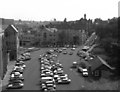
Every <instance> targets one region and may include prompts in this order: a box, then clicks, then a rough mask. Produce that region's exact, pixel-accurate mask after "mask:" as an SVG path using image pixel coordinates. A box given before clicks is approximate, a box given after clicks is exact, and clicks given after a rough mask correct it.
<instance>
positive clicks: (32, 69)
mask: <svg viewBox="0 0 120 92" xmlns="http://www.w3.org/2000/svg"><path fill="white" fill-rule="evenodd" d="M46 50H48V49H41V50H39V51H35V52H32V53H31V57H32V59H31V60H29V61H26V69H25V71H24V74H23V76H24V78H25V81H24V87H23V88H22V89H20V90H40V85H39V82H40V63H39V61H38V57H39V55H40V54H42V53H44V52H45V51H46ZM78 50H79V49H78V48H77V49H76V50H75V51H72V52H73V53H74V54H73V55H68V54H62V53H61V54H59V57H58V59H59V60H60V62H61V63H62V65H63V67H64V68H63V69H64V72H65V73H67V74H68V76H69V78H70V79H71V83H70V84H64V85H57V90H96V89H104V90H106V89H107V90H108V89H109V88H110V87H109V86H110V85H111V84H110V85H109V86H106V85H107V82H104V83H103V82H101V83H99V82H90V81H88V78H84V77H82V75H81V74H79V73H77V72H76V70H75V69H72V68H71V66H72V62H73V61H76V60H79V59H80V58H79V57H78V56H76V53H77V51H78ZM66 51H67V52H68V53H69V52H71V49H70V48H68V49H67V50H66ZM111 86H112V85H111ZM111 89H113V88H111ZM114 89H115V88H114Z"/></svg>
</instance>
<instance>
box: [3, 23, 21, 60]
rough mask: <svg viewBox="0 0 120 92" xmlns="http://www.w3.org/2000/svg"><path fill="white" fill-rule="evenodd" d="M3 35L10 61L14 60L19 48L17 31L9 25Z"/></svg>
mask: <svg viewBox="0 0 120 92" xmlns="http://www.w3.org/2000/svg"><path fill="white" fill-rule="evenodd" d="M4 35H5V44H6V46H7V53H9V54H10V61H12V60H16V59H17V52H18V47H19V39H18V30H17V29H16V28H15V27H14V26H13V25H9V26H8V27H7V28H6V29H5V31H4Z"/></svg>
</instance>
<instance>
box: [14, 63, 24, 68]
mask: <svg viewBox="0 0 120 92" xmlns="http://www.w3.org/2000/svg"><path fill="white" fill-rule="evenodd" d="M15 66H18V67H23V68H26V65H25V64H21V63H15Z"/></svg>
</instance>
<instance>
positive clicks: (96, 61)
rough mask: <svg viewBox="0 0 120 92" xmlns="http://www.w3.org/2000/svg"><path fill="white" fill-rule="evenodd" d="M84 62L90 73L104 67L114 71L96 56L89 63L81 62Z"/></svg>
mask: <svg viewBox="0 0 120 92" xmlns="http://www.w3.org/2000/svg"><path fill="white" fill-rule="evenodd" d="M81 62H84V63H85V64H86V65H87V67H89V66H91V71H94V70H96V69H97V68H98V67H100V66H102V65H105V66H106V67H108V68H109V69H111V70H114V69H115V68H114V67H111V66H110V65H109V64H107V62H106V61H105V60H103V59H102V58H101V57H100V56H96V57H95V58H94V59H92V60H90V61H83V60H82V61H81Z"/></svg>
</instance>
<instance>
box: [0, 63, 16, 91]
mask: <svg viewBox="0 0 120 92" xmlns="http://www.w3.org/2000/svg"><path fill="white" fill-rule="evenodd" d="M14 65H15V61H10V62H9V63H8V65H7V72H6V74H5V76H4V78H3V80H1V84H0V89H2V90H4V89H5V88H6V85H7V84H8V81H9V78H10V73H11V72H12V70H13V67H14Z"/></svg>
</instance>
